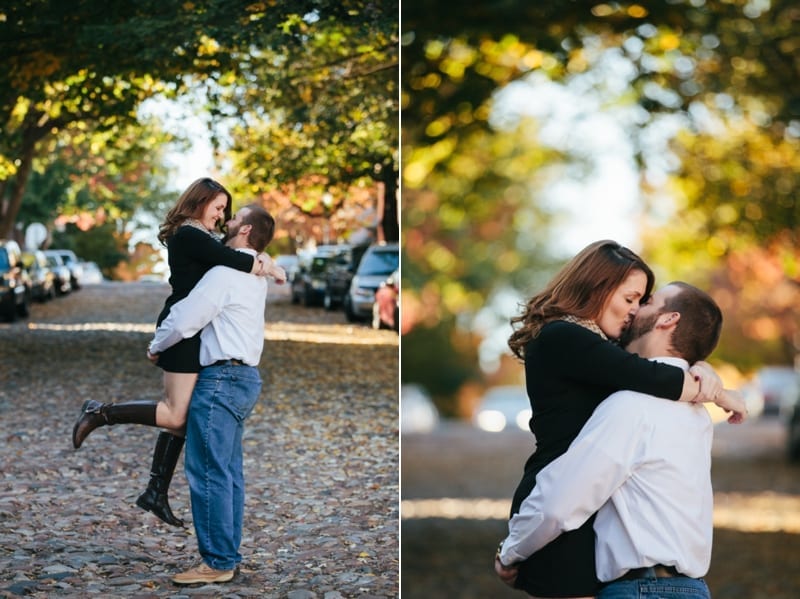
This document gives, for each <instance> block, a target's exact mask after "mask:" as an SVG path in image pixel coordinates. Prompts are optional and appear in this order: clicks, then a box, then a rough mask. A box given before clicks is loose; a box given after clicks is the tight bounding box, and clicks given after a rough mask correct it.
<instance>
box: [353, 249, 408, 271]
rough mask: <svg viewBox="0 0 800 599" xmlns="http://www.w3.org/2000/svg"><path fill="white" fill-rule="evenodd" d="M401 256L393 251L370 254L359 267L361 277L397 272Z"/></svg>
mask: <svg viewBox="0 0 800 599" xmlns="http://www.w3.org/2000/svg"><path fill="white" fill-rule="evenodd" d="M399 262H400V255H399V254H398V253H397V252H395V251H392V250H386V251H377V252H368V253H367V254H365V255H364V259H363V260H361V265H360V266H359V267H358V274H359V275H362V276H364V275H388V274H391V273H393V272H394V271H395V270H397V266H398V264H399Z"/></svg>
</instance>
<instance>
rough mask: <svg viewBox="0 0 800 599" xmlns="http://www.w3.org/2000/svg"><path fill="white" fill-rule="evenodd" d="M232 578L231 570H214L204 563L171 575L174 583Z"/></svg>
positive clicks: (205, 581)
mask: <svg viewBox="0 0 800 599" xmlns="http://www.w3.org/2000/svg"><path fill="white" fill-rule="evenodd" d="M232 578H233V570H215V569H214V568H212V567H211V566H207V565H206V564H200V565H199V566H195V567H194V568H192V569H191V570H186V572H181V573H180V574H176V575H175V576H173V577H172V582H174V583H175V584H195V583H198V582H204V583H206V584H208V583H210V582H228V581H229V580H231V579H232Z"/></svg>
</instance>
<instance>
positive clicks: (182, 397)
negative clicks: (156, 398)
mask: <svg viewBox="0 0 800 599" xmlns="http://www.w3.org/2000/svg"><path fill="white" fill-rule="evenodd" d="M196 382H197V373H196V372H165V373H164V400H163V401H160V402H158V407H157V408H156V424H157V425H158V426H160V427H163V428H165V429H167V430H168V431H169V432H170V433H172V434H173V435H176V436H178V437H183V436H184V431H185V427H186V414H188V413H189V402H190V401H191V399H192V391H193V390H194V384H195V383H196Z"/></svg>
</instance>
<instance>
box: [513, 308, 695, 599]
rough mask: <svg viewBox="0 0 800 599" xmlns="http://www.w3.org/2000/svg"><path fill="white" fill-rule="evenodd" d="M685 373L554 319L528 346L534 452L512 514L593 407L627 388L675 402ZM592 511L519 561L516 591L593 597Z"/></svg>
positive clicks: (516, 496)
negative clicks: (586, 517) (573, 526)
mask: <svg viewBox="0 0 800 599" xmlns="http://www.w3.org/2000/svg"><path fill="white" fill-rule="evenodd" d="M683 377H684V372H683V370H681V369H680V368H678V367H676V366H670V365H667V364H659V363H656V362H652V361H650V360H646V359H644V358H640V357H639V356H637V355H636V354H631V353H628V352H627V351H625V350H623V349H622V348H620V347H618V346H617V345H614V344H613V343H611V342H610V341H607V340H605V339H603V338H602V337H600V336H599V335H597V334H596V333H593V332H592V331H590V330H589V329H587V328H584V327H582V326H580V325H578V324H573V323H569V322H565V321H561V320H558V321H554V322H550V323H547V324H546V325H544V326H543V327H542V329H541V331H540V332H539V335H538V336H537V337H536V338H535V339H533V340H531V341H530V342H529V343H528V344H527V346H526V347H525V380H526V387H527V391H528V397H529V398H530V400H531V407H532V409H533V417H532V418H531V431H532V432H533V434H534V435H535V436H536V451H535V452H534V453H533V455H531V456H530V458H529V459H528V461H527V462H526V464H525V473H524V475H523V477H522V480H521V481H520V484H519V486H518V487H517V490H516V492H515V493H514V500H513V503H512V506H511V513H512V515H513V514H516V513H517V512H518V511H519V508H520V505H521V504H522V501H523V500H524V499H525V498H526V497H527V496H528V495H529V494H530V492H531V490H532V489H533V487H534V486H535V484H536V474H537V473H538V472H539V471H540V470H541V469H542V468H544V467H545V466H546V465H547V464H549V463H550V462H552V461H553V460H554V459H555V458H557V457H558V456H560V455H561V454H562V453H564V452H565V451H566V450H567V448H568V447H569V445H570V443H572V441H573V440H574V439H575V437H577V436H578V433H579V432H580V430H581V428H583V425H584V424H586V421H587V420H588V419H589V417H590V416H591V415H592V412H593V411H594V409H595V407H597V405H598V404H599V403H600V402H601V401H603V399H605V398H606V397H608V396H609V395H611V394H612V393H614V392H615V391H619V390H621V389H629V390H632V391H639V392H642V393H649V394H651V395H656V396H658V397H664V398H668V399H673V400H676V399H678V398H679V397H680V395H681V392H682V390H683ZM593 523H594V516H592V517H591V518H590V519H589V520H588V521H587V522H586V523H584V525H583V526H581V527H580V528H579V529H577V530H574V531H569V532H566V533H564V534H562V535H561V536H559V537H558V538H557V539H555V540H554V541H552V542H551V543H549V544H548V545H546V546H545V547H543V548H542V549H541V550H539V551H537V552H536V553H535V554H533V555H532V556H530V557H529V558H528V559H527V560H525V561H524V562H522V563H521V564H520V568H519V576H518V577H517V581H516V586H517V588H520V589H524V590H525V591H527V592H528V593H529V594H531V595H536V596H539V597H580V596H588V595H595V594H596V593H597V591H598V584H599V583H598V581H597V575H596V572H595V563H594V530H593V528H592V525H593Z"/></svg>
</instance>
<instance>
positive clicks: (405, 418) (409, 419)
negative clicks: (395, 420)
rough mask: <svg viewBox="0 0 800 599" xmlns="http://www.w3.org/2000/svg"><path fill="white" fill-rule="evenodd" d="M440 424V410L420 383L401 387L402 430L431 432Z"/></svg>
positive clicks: (406, 431)
mask: <svg viewBox="0 0 800 599" xmlns="http://www.w3.org/2000/svg"><path fill="white" fill-rule="evenodd" d="M438 425H439V410H437V409H436V406H435V405H434V404H433V401H431V398H430V396H429V395H428V394H427V393H426V392H425V390H424V389H423V388H422V387H420V386H419V385H403V386H402V387H401V388H400V432H401V433H402V434H404V435H405V434H408V433H429V432H431V431H432V430H434V429H435V428H436V427H437V426H438Z"/></svg>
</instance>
